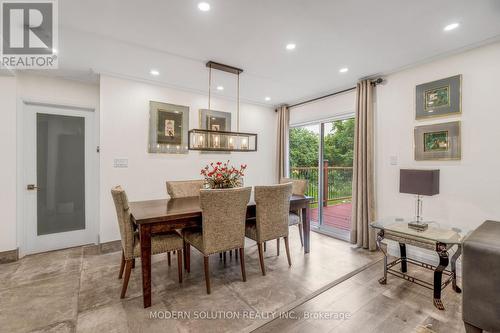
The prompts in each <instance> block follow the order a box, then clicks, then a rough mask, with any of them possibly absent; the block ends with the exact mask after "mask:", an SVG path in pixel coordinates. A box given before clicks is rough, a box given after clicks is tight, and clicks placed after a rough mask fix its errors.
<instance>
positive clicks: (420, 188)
mask: <svg viewBox="0 0 500 333" xmlns="http://www.w3.org/2000/svg"><path fill="white" fill-rule="evenodd" d="M399 193H408V194H416V195H417V203H416V207H415V220H414V221H411V222H409V223H408V227H410V228H412V229H416V230H419V231H424V230H426V229H427V227H428V225H427V223H425V222H423V218H422V196H423V195H427V196H432V195H436V194H439V170H411V169H401V170H400V171H399Z"/></svg>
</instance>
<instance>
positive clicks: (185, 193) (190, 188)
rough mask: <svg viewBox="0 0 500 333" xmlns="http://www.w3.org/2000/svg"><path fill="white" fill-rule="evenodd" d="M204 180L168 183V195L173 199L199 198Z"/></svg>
mask: <svg viewBox="0 0 500 333" xmlns="http://www.w3.org/2000/svg"><path fill="white" fill-rule="evenodd" d="M203 184H205V181H204V180H201V179H200V180H198V179H197V180H178V181H167V194H168V195H169V196H170V197H171V198H185V197H198V196H200V190H201V189H202V188H203Z"/></svg>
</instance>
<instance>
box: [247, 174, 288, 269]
mask: <svg viewBox="0 0 500 333" xmlns="http://www.w3.org/2000/svg"><path fill="white" fill-rule="evenodd" d="M254 196H255V204H256V218H255V219H252V220H247V222H246V225H245V236H246V237H248V238H250V239H253V240H254V241H256V242H257V247H258V250H259V260H260V268H261V270H262V275H266V268H265V266H264V253H263V243H264V242H265V241H269V240H273V239H277V240H278V243H279V240H280V238H282V237H283V239H284V240H285V250H286V256H287V259H288V265H289V266H291V265H292V261H291V259H290V249H289V246H288V218H289V212H290V197H291V196H292V183H286V184H279V185H272V186H255V194H254Z"/></svg>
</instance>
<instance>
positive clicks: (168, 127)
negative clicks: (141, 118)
mask: <svg viewBox="0 0 500 333" xmlns="http://www.w3.org/2000/svg"><path fill="white" fill-rule="evenodd" d="M188 125H189V107H187V106H182V105H174V104H168V103H161V102H154V101H150V102H149V142H148V152H149V153H167V154H187V152H188V147H187V146H188Z"/></svg>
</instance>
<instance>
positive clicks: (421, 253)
mask: <svg viewBox="0 0 500 333" xmlns="http://www.w3.org/2000/svg"><path fill="white" fill-rule="evenodd" d="M384 242H385V243H386V244H387V253H388V254H389V255H391V256H394V257H399V245H398V243H396V242H393V241H388V240H384ZM453 253H455V251H454V250H453V251H450V253H449V255H450V261H451V256H452V255H453ZM406 256H407V257H408V258H412V259H415V260H418V261H423V262H425V263H427V264H430V265H434V266H437V265H438V264H439V257H438V255H437V253H435V252H433V251H430V250H426V249H422V248H419V247H415V246H411V245H407V246H406ZM448 269H450V265H448ZM457 276H462V260H461V257H460V258H458V260H457Z"/></svg>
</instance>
